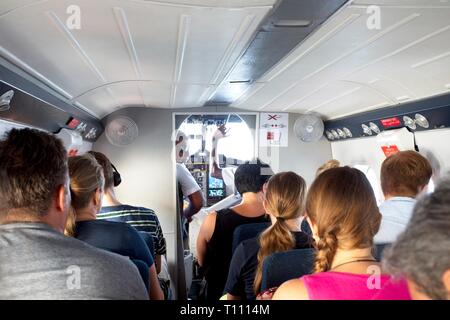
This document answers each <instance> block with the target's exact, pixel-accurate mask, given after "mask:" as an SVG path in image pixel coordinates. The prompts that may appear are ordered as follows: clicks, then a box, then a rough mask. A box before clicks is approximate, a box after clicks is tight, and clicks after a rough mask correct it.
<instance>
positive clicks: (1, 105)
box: [0, 90, 14, 111]
mask: <svg viewBox="0 0 450 320" xmlns="http://www.w3.org/2000/svg"><path fill="white" fill-rule="evenodd" d="M13 97H14V91H13V90H8V91H6V92H5V93H4V94H2V95H1V96H0V111H7V110H9V108H11V106H10V103H11V100H12V98H13Z"/></svg>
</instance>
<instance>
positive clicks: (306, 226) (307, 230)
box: [300, 219, 312, 237]
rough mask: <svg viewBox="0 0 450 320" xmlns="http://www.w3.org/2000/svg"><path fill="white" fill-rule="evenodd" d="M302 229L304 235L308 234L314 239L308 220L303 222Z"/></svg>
mask: <svg viewBox="0 0 450 320" xmlns="http://www.w3.org/2000/svg"><path fill="white" fill-rule="evenodd" d="M300 229H301V230H302V231H303V232H304V233H306V234H307V235H308V236H310V237H312V230H311V227H310V226H309V223H308V221H307V220H306V219H303V220H302V224H301V227H300Z"/></svg>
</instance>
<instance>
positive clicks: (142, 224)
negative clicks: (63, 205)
mask: <svg viewBox="0 0 450 320" xmlns="http://www.w3.org/2000/svg"><path fill="white" fill-rule="evenodd" d="M89 153H91V154H92V155H93V156H94V157H95V159H96V160H97V162H98V163H99V164H100V165H101V166H102V167H103V172H104V176H105V194H104V197H103V207H102V209H101V210H100V212H99V213H98V214H97V219H100V220H108V221H115V222H125V223H128V224H130V225H131V226H133V227H134V228H136V229H137V230H138V231H140V232H145V233H147V234H150V235H151V236H152V238H153V243H154V252H155V257H154V258H155V262H156V270H157V272H158V273H159V272H160V271H161V256H162V255H165V254H166V240H165V239H164V235H163V232H162V229H161V224H160V223H159V219H158V217H157V215H156V214H155V212H154V211H153V210H151V209H148V208H143V207H135V206H130V205H125V204H122V203H120V202H119V201H118V200H117V197H116V195H115V192H114V187H115V186H117V182H116V183H115V179H114V169H113V166H112V165H111V162H110V161H109V159H108V158H107V157H106V156H105V155H104V154H103V153H100V152H95V151H90V152H89ZM115 184H116V185H115Z"/></svg>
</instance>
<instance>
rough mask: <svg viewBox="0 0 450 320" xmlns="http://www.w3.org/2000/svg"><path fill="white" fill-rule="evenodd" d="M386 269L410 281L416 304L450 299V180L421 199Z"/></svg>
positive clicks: (385, 263)
mask: <svg viewBox="0 0 450 320" xmlns="http://www.w3.org/2000/svg"><path fill="white" fill-rule="evenodd" d="M383 267H384V268H385V269H386V270H387V271H388V272H390V273H392V274H394V275H398V276H403V277H406V278H407V281H408V287H409V291H410V293H411V297H412V298H413V299H414V300H422V299H440V300H449V299H450V179H449V178H447V179H446V180H442V181H441V183H440V184H439V185H438V186H437V187H436V189H435V191H434V192H433V193H432V194H430V195H426V196H424V197H423V198H422V199H420V200H419V201H418V202H417V204H416V206H415V208H414V213H413V214H412V217H411V221H410V222H409V224H408V226H407V228H406V230H405V231H404V232H403V233H402V234H401V235H400V236H399V237H398V239H397V241H396V242H395V243H394V244H393V245H392V247H391V248H388V249H386V252H385V254H384V261H383Z"/></svg>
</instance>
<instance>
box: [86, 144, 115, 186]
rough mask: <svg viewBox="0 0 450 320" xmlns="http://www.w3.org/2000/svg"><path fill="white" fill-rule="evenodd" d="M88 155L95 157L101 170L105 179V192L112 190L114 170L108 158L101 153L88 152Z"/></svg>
mask: <svg viewBox="0 0 450 320" xmlns="http://www.w3.org/2000/svg"><path fill="white" fill-rule="evenodd" d="M88 153H89V154H91V155H93V156H94V157H95V160H97V162H98V164H100V166H101V167H102V168H103V176H104V178H105V192H107V191H109V190H111V189H113V188H114V170H113V167H112V165H111V161H109V159H108V157H107V156H105V155H104V154H103V153H101V152H97V151H89V152H88Z"/></svg>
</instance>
